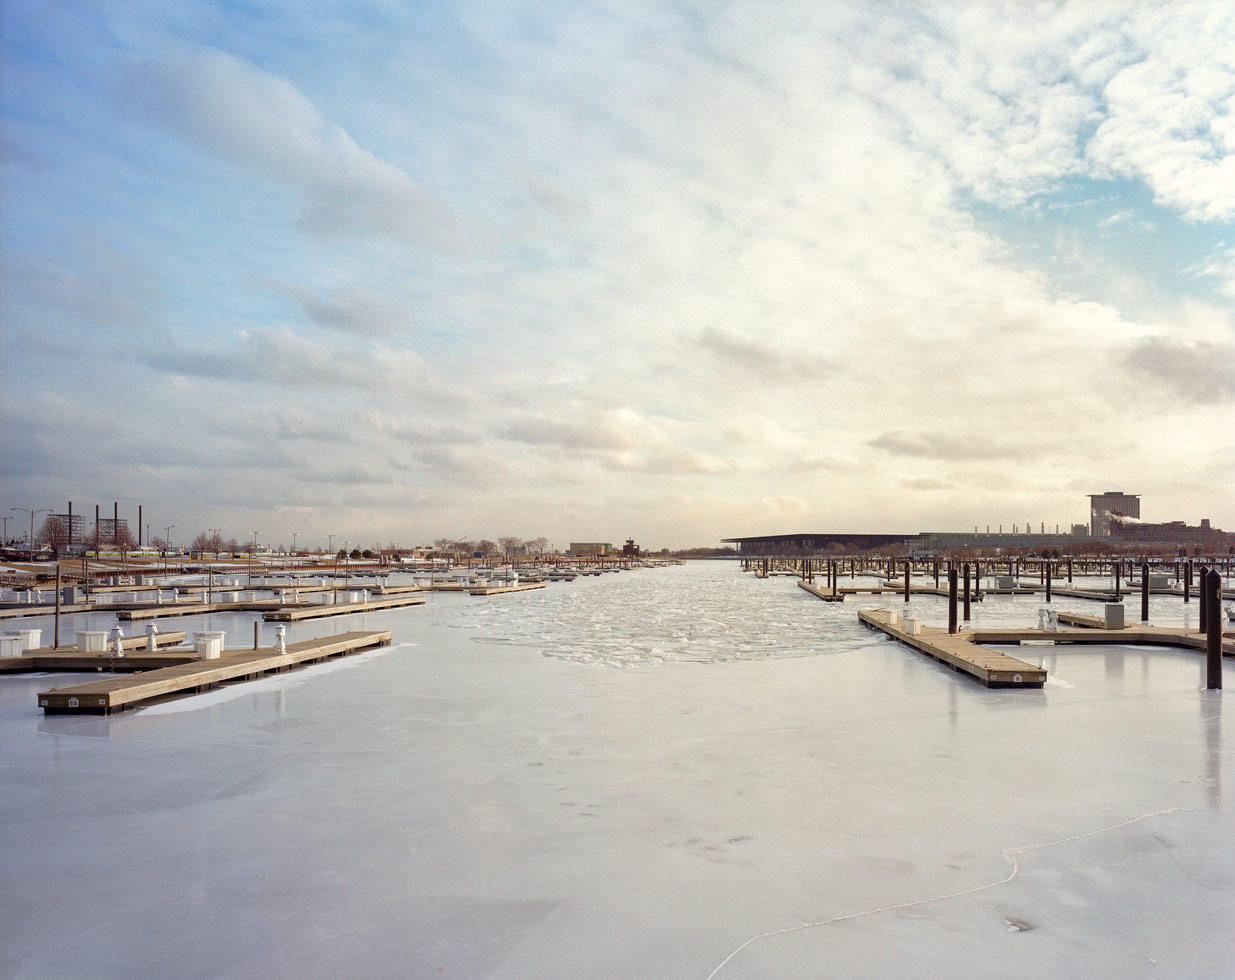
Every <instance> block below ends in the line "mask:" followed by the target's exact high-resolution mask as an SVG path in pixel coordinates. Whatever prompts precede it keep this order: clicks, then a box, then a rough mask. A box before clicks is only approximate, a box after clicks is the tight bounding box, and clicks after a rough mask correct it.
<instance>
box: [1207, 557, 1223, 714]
mask: <svg viewBox="0 0 1235 980" xmlns="http://www.w3.org/2000/svg"><path fill="white" fill-rule="evenodd" d="M1204 582H1205V587H1204V592H1206V593H1208V598H1207V599H1205V607H1207V608H1208V609H1209V622H1208V623H1207V624H1206V627H1205V688H1206V690H1210V691H1221V690H1222V605H1221V603H1222V576H1221V575H1220V574H1219V572H1218V570H1217V569H1216V568H1214V569H1210V572H1209V574H1208V576H1206V578H1205V579H1204Z"/></svg>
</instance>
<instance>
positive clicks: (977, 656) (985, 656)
mask: <svg viewBox="0 0 1235 980" xmlns="http://www.w3.org/2000/svg"><path fill="white" fill-rule="evenodd" d="M1065 617H1066V619H1065ZM1059 618H1060V620H1061V621H1071V622H1073V623H1075V624H1076V625H1077V626H1078V627H1079V628H1076V629H1058V630H1049V629H1046V630H1044V629H1036V628H1033V627H1024V628H1019V627H1011V628H1008V627H990V628H981V627H979V628H973V629H969V628H967V629H965V630H963V631H962V632H959V633H949V632H948V631H947V630H946V629H943V628H940V627H934V626H925V625H922V626H921V627H920V632H918V633H910V632H909V631H908V630H907V628H906V626H905V620H904V619H903V618H901V617H900V616H899V615H898V614H897V613H895V612H893V611H891V610H887V609H871V610H863V611H860V612H859V613H858V619H859V620H861V622H862V623H864V624H865V625H866V626H869V627H871V628H872V629H877V630H880V631H882V632H884V633H886V634H887V635H888V636H890V637H892V638H893V639H895V640H899V641H900V642H901V643H904V644H906V645H907V646H911V647H913V648H914V649H916V650H919V651H920V652H922V653H925V654H926V655H927V656H930V657H934V658H935V659H936V660H939V661H940V662H942V663H946V664H947V665H948V666H950V667H953V668H955V669H956V670H960V671H964V672H965V673H967V674H970V675H972V676H973V677H975V678H976V679H977V680H978V681H980V682H981V683H983V684H985V685H986V686H987V687H1041V686H1042V685H1043V683H1045V681H1046V670H1045V669H1044V668H1042V667H1039V666H1037V665H1035V664H1027V663H1025V662H1024V661H1023V660H1017V659H1016V658H1015V657H1009V656H1008V655H1007V654H1005V653H1001V652H1000V651H998V650H992V649H990V648H989V647H986V646H984V645H983V644H987V643H996V644H1005V645H1011V644H1020V643H1025V642H1029V643H1053V644H1056V645H1059V646H1067V645H1069V644H1085V643H1088V644H1092V643H1101V644H1118V645H1121V646H1124V645H1135V646H1170V647H1184V648H1186V649H1192V650H1204V649H1205V645H1206V638H1205V634H1204V633H1200V632H1196V631H1188V630H1184V629H1181V628H1179V627H1171V626H1150V625H1148V624H1144V623H1141V624H1135V625H1131V626H1125V627H1124V628H1123V629H1105V628H1102V624H1101V621H1099V620H1098V619H1097V617H1092V616H1082V615H1080V614H1077V613H1062V612H1061V613H1060V614H1059ZM1090 623H1092V624H1093V625H1092V626H1091V625H1089V624H1090ZM1222 653H1223V656H1227V657H1235V632H1230V631H1228V632H1226V633H1224V634H1223V638H1222Z"/></svg>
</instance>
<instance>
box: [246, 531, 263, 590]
mask: <svg viewBox="0 0 1235 980" xmlns="http://www.w3.org/2000/svg"><path fill="white" fill-rule="evenodd" d="M261 533H262V532H261V531H253V532H252V534H253V547H252V548H250V549H249V587H250V588H252V586H253V556H254V555H255V554H257V536H258V535H259V534H261Z"/></svg>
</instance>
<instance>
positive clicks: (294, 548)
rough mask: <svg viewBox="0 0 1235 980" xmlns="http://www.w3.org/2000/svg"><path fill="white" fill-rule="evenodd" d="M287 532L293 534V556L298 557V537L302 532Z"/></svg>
mask: <svg viewBox="0 0 1235 980" xmlns="http://www.w3.org/2000/svg"><path fill="white" fill-rule="evenodd" d="M287 533H288V534H290V535H291V536H292V557H293V558H295V557H296V538H297V537H299V536H300V532H299V531H288V532H287Z"/></svg>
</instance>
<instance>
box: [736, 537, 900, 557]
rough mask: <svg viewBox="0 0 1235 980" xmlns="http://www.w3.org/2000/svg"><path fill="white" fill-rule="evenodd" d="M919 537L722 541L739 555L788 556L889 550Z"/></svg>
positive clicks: (762, 538)
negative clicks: (850, 549) (845, 549)
mask: <svg viewBox="0 0 1235 980" xmlns="http://www.w3.org/2000/svg"><path fill="white" fill-rule="evenodd" d="M917 537H918V536H917V535H915V534H838V533H827V534H758V535H753V536H751V537H745V538H722V539H721V540H722V542H723V543H724V544H732V545H736V546H737V551H738V554H742V555H786V554H811V553H814V552H818V551H832V550H834V549H835V548H837V547H856V548H861V549H863V550H866V549H871V548H887V547H891V546H893V545H902V544H908V543H909V542H911V541H916V540H917Z"/></svg>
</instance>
